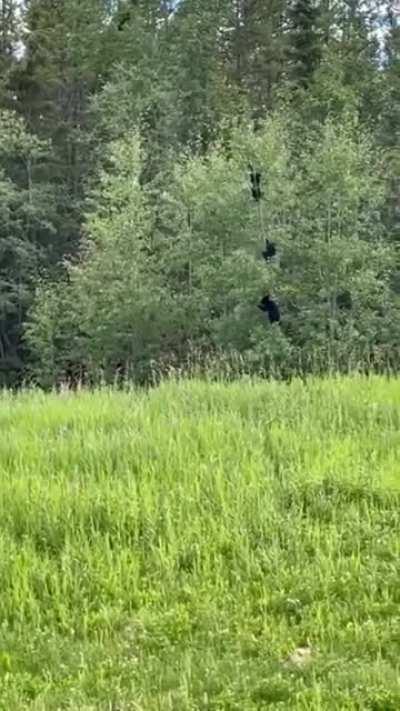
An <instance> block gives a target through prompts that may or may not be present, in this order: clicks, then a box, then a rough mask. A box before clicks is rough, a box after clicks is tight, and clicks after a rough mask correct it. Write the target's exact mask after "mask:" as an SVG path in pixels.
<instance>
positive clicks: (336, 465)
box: [0, 377, 400, 711]
mask: <svg viewBox="0 0 400 711" xmlns="http://www.w3.org/2000/svg"><path fill="white" fill-rule="evenodd" d="M0 476H1V487H0V709H1V711H3V709H4V711H9V710H11V709H16V710H17V711H23V710H24V709H35V710H39V709H40V710H41V709H43V710H46V711H47V710H51V711H53V710H54V711H55V710H56V709H74V710H75V711H77V710H82V711H89V710H91V709H93V710H94V709H96V710H97V709H100V710H104V711H128V710H132V711H142V710H144V711H156V710H157V711H169V710H172V709H174V710H175V709H176V711H189V710H190V711H195V710H198V709H199V710H203V709H204V710H206V709H209V710H213V711H214V710H215V711H217V710H222V709H224V710H225V709H226V710H229V711H233V710H235V711H236V710H237V711H252V710H256V709H257V710H258V709H270V708H271V709H284V710H285V711H287V710H288V709H296V710H297V709H298V710H300V709H301V710H304V711H306V710H307V711H310V710H311V711H314V710H317V709H318V710H321V711H326V710H330V709H337V710H338V711H339V710H340V711H345V710H347V709H349V710H350V709H351V710H356V709H357V710H358V709H359V710H360V711H366V710H371V711H398V710H399V709H400V555H399V554H400V380H397V379H394V378H393V379H385V378H383V377H382V378H379V377H373V378H369V379H367V378H362V377H354V378H343V379H341V378H337V379H335V378H332V379H326V380H317V379H315V380H309V381H307V382H303V381H301V380H297V381H293V382H291V383H289V384H284V383H278V382H266V381H265V382H260V381H258V382H252V381H247V380H243V381H237V382H235V383H231V384H228V383H207V382H200V381H182V382H166V383H164V384H162V385H161V386H159V387H158V388H155V389H153V390H149V391H144V390H143V391H135V390H132V391H130V392H128V391H126V392H121V391H120V392H115V391H114V392H113V391H111V390H110V391H108V390H102V391H98V392H93V393H85V392H80V393H77V394H72V393H71V394H68V393H66V394H64V395H56V394H52V395H45V394H43V393H40V392H23V393H20V394H18V395H12V394H10V393H7V392H6V393H3V394H2V395H0ZM298 647H305V648H306V652H307V654H306V655H305V656H304V657H301V659H300V661H299V660H298V658H297V657H296V656H291V655H293V654H294V655H296V652H295V650H296V649H297V648H298ZM304 654H305V653H304Z"/></svg>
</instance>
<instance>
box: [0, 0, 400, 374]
mask: <svg viewBox="0 0 400 711" xmlns="http://www.w3.org/2000/svg"><path fill="white" fill-rule="evenodd" d="M399 43H400V34H399V26H398V19H397V16H396V8H395V3H394V2H391V1H389V0H388V1H387V2H375V0H366V1H361V0H351V2H350V1H349V0H337V2H332V0H201V1H200V0H180V2H168V1H167V0H136V1H135V0H120V1H119V2H118V1H114V2H112V1H111V0H85V2H84V3H82V2H81V1H79V2H78V0H68V1H67V0H65V1H64V0H57V2H55V1H54V0H29V1H28V0H26V2H25V3H17V2H15V0H2V1H0V384H1V385H8V386H13V385H16V384H19V383H21V382H23V381H26V380H31V379H33V380H34V381H35V382H38V383H40V384H42V385H46V386H51V385H53V384H55V383H56V382H59V381H60V380H63V379H68V378H73V379H76V378H83V379H87V380H88V382H96V381H97V380H98V379H105V380H107V381H108V380H113V379H114V378H115V377H116V376H117V375H121V376H124V375H126V376H129V377H132V378H134V379H136V380H137V381H139V382H143V381H146V380H147V379H149V378H151V377H153V376H154V373H155V372H157V373H161V372H165V370H168V369H169V368H171V367H172V368H177V369H179V368H186V367H189V366H190V364H193V363H196V364H198V365H201V364H204V366H205V367H208V368H210V367H220V366H221V364H224V366H223V367H227V368H228V367H229V368H230V367H232V368H233V367H234V364H235V363H236V364H238V367H240V368H241V369H242V370H243V369H244V370H246V371H249V372H266V373H271V372H273V373H277V374H278V373H279V374H283V375H290V374H291V373H295V372H302V373H303V372H311V371H315V370H318V372H324V371H325V370H326V369H327V368H330V367H334V368H341V369H342V368H343V369H347V368H359V367H361V368H370V367H372V368H378V369H379V368H385V367H387V366H388V365H390V366H392V367H394V368H395V367H397V364H398V360H399V358H398V343H399V335H400V334H399V307H400V300H399V294H400V273H399V267H398V257H397V252H398V250H397V245H398V239H399V209H400V203H399V179H398V178H399V173H400V160H399V158H400V154H399V135H400V133H399V129H400V53H399V49H400V44H399ZM249 165H251V166H254V167H255V168H256V170H257V171H258V172H259V173H260V174H261V180H262V194H263V195H262V199H261V200H260V202H259V203H258V202H255V201H254V200H253V199H252V195H251V185H250V179H249ZM266 239H268V240H270V241H271V242H273V243H274V244H275V245H276V255H275V256H274V258H273V259H271V260H269V261H268V262H265V260H263V258H262V251H263V248H264V243H265V240H266ZM265 293H272V294H273V295H274V298H276V299H277V300H278V302H279V306H280V309H281V314H282V321H281V323H280V324H279V325H278V324H273V325H270V324H266V322H265V319H264V318H263V315H262V314H261V313H260V312H259V311H258V309H257V303H258V302H259V301H260V298H261V297H262V296H263V295H264V294H265ZM218 364H219V365H218ZM235 367H236V366H235Z"/></svg>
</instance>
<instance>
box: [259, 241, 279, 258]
mask: <svg viewBox="0 0 400 711" xmlns="http://www.w3.org/2000/svg"><path fill="white" fill-rule="evenodd" d="M275 255H276V246H275V243H274V242H270V241H269V240H268V239H266V240H265V249H264V251H263V253H262V256H263V257H264V259H265V261H266V262H270V261H271V259H273V257H275Z"/></svg>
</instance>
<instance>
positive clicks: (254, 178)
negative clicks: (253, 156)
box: [249, 165, 262, 202]
mask: <svg viewBox="0 0 400 711" xmlns="http://www.w3.org/2000/svg"><path fill="white" fill-rule="evenodd" d="M249 170H250V182H251V194H252V196H253V198H254V200H255V201H256V202H258V201H259V200H261V198H262V193H261V173H257V172H256V171H255V170H254V168H253V166H251V165H249Z"/></svg>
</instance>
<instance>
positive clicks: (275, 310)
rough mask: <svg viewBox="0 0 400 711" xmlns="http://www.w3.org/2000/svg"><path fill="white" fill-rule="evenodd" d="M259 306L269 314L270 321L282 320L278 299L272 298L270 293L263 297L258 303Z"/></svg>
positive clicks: (277, 321)
mask: <svg viewBox="0 0 400 711" xmlns="http://www.w3.org/2000/svg"><path fill="white" fill-rule="evenodd" d="M258 308H259V309H260V310H261V311H263V312H264V313H265V314H266V315H267V316H268V318H269V321H270V323H279V322H280V320H281V314H280V311H279V306H278V304H277V303H276V301H274V300H273V299H271V297H270V295H269V294H267V295H266V296H264V298H263V299H261V301H260V303H259V304H258Z"/></svg>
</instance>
